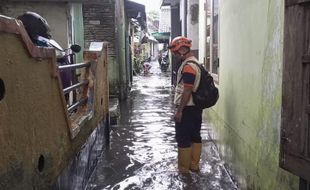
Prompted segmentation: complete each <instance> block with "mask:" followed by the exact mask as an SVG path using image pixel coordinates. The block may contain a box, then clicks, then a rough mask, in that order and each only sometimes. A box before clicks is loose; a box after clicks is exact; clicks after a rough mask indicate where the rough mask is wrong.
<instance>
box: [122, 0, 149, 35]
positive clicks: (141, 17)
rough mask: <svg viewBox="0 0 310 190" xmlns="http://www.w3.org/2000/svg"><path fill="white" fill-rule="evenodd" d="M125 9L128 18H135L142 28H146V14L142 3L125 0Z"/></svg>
mask: <svg viewBox="0 0 310 190" xmlns="http://www.w3.org/2000/svg"><path fill="white" fill-rule="evenodd" d="M125 11H126V15H127V17H128V18H133V19H136V20H137V21H138V22H139V24H140V26H141V28H142V29H145V28H146V14H145V6H144V5H142V4H139V3H136V2H133V1H130V0H126V1H125Z"/></svg>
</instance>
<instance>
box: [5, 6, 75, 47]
mask: <svg viewBox="0 0 310 190" xmlns="http://www.w3.org/2000/svg"><path fill="white" fill-rule="evenodd" d="M67 10H68V5H67V4H66V3H44V2H35V3H27V2H15V3H7V2H0V14H3V15H6V16H9V17H14V18H16V17H17V16H19V15H21V14H23V13H24V12H26V11H33V12H36V13H38V14H40V15H41V16H43V17H44V18H45V19H46V20H47V22H48V24H49V25H50V28H51V34H52V36H53V38H54V39H55V40H56V41H57V42H58V43H59V44H60V45H61V46H62V47H63V48H67V47H68V42H69V39H68V18H69V16H68V15H67V13H68V12H67Z"/></svg>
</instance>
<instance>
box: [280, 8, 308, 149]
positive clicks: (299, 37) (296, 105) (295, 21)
mask: <svg viewBox="0 0 310 190" xmlns="http://www.w3.org/2000/svg"><path fill="white" fill-rule="evenodd" d="M302 15H303V9H302V8H301V7H299V6H294V7H287V8H286V14H285V31H284V63H283V85H282V86H283V95H282V128H281V134H282V135H283V137H284V138H287V139H290V140H289V141H288V143H284V144H282V145H281V146H285V148H284V147H283V148H284V149H283V150H286V151H288V152H290V153H292V152H293V153H294V154H296V155H298V153H299V147H300V146H299V145H300V142H299V139H300V137H299V135H300V133H298V132H297V133H296V131H300V127H301V123H300V119H301V118H300V116H301V114H302V111H301V107H300V106H301V105H302V93H301V92H302V83H301V81H302V64H297V63H301V62H302V60H301V58H302V55H303V54H304V53H303V51H302V50H303V47H302V46H303V31H302V30H300V29H301V28H303V22H302V21H303V19H302V18H303V17H302Z"/></svg>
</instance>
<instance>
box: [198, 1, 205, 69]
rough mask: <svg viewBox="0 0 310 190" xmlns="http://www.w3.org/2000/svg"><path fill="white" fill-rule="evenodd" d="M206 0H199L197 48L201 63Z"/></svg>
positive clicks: (203, 45) (203, 47)
mask: <svg viewBox="0 0 310 190" xmlns="http://www.w3.org/2000/svg"><path fill="white" fill-rule="evenodd" d="M205 4H206V0H199V27H198V31H199V35H198V36H199V40H198V48H199V58H198V59H199V62H200V63H203V62H204V58H205V57H206V40H207V39H206V36H207V34H206V26H207V12H206V10H205V6H206V5H205Z"/></svg>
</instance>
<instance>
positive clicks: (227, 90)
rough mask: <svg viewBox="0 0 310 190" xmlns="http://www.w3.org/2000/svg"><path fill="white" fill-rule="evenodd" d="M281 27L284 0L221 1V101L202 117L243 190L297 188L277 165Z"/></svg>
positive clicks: (291, 176)
mask: <svg viewBox="0 0 310 190" xmlns="http://www.w3.org/2000/svg"><path fill="white" fill-rule="evenodd" d="M283 26H284V2H283V1H272V0H260V1H254V0H250V1H241V0H236V1H220V50H219V54H220V71H219V90H220V99H219V101H218V103H217V105H216V106H215V107H213V108H212V109H209V110H208V111H207V112H206V114H205V116H206V119H207V120H208V121H209V122H211V123H212V124H213V125H214V127H215V129H216V135H215V139H216V140H217V142H218V147H219V150H220V153H221V155H222V157H223V158H224V160H225V162H226V163H227V165H228V168H230V170H231V171H232V174H233V176H234V177H235V178H236V180H237V181H238V184H239V185H240V187H241V188H242V189H298V178H297V177H296V176H293V175H291V174H289V173H288V172H286V171H284V170H282V169H280V168H279V147H280V126H281V101H282V100H281V96H282V69H283V68H282V65H283V63H282V62H283V58H282V57H283Z"/></svg>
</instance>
